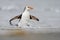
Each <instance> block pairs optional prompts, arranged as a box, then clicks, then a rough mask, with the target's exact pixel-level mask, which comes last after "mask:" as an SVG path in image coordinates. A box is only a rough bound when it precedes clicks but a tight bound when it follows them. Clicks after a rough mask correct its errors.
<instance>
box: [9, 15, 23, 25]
mask: <svg viewBox="0 0 60 40" xmlns="http://www.w3.org/2000/svg"><path fill="white" fill-rule="evenodd" d="M21 16H22V14H20V15H17V16H15V17H13V18H11V19H10V20H9V23H10V24H11V25H13V24H12V22H11V21H13V20H15V19H21Z"/></svg>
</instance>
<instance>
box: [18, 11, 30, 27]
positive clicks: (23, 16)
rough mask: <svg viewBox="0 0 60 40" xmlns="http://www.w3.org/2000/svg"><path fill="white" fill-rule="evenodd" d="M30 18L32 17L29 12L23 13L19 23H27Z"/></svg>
mask: <svg viewBox="0 0 60 40" xmlns="http://www.w3.org/2000/svg"><path fill="white" fill-rule="evenodd" d="M29 19H30V14H29V12H24V13H23V14H22V18H21V20H20V22H19V23H18V25H20V26H21V25H23V24H24V25H25V24H27V23H28V22H29Z"/></svg>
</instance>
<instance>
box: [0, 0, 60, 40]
mask: <svg viewBox="0 0 60 40" xmlns="http://www.w3.org/2000/svg"><path fill="white" fill-rule="evenodd" d="M26 5H31V6H32V7H33V8H34V10H32V11H31V12H30V14H31V15H34V16H36V17H37V18H39V20H40V21H39V22H37V21H36V22H32V24H31V25H32V26H30V27H33V28H29V29H27V30H29V31H31V32H33V33H44V34H41V35H42V36H41V35H40V34H39V35H38V34H37V36H38V37H37V36H36V34H35V36H34V35H33V36H32V35H31V37H32V39H31V37H29V38H30V39H31V40H33V38H34V37H35V40H59V39H60V38H59V37H60V33H59V32H60V0H0V29H8V28H16V26H11V25H10V24H9V20H10V19H11V18H12V17H14V16H16V15H19V14H21V13H22V11H23V9H24V7H25V6H26ZM17 23H18V20H14V21H13V24H17ZM2 33H4V34H5V33H6V31H4V30H0V34H2ZM45 33H46V34H45ZM47 33H51V34H47ZM39 37H40V38H39ZM11 40H13V39H11Z"/></svg>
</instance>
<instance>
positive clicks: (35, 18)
mask: <svg viewBox="0 0 60 40" xmlns="http://www.w3.org/2000/svg"><path fill="white" fill-rule="evenodd" d="M30 19H33V20H36V21H39V19H38V18H37V17H35V16H32V15H30Z"/></svg>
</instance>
